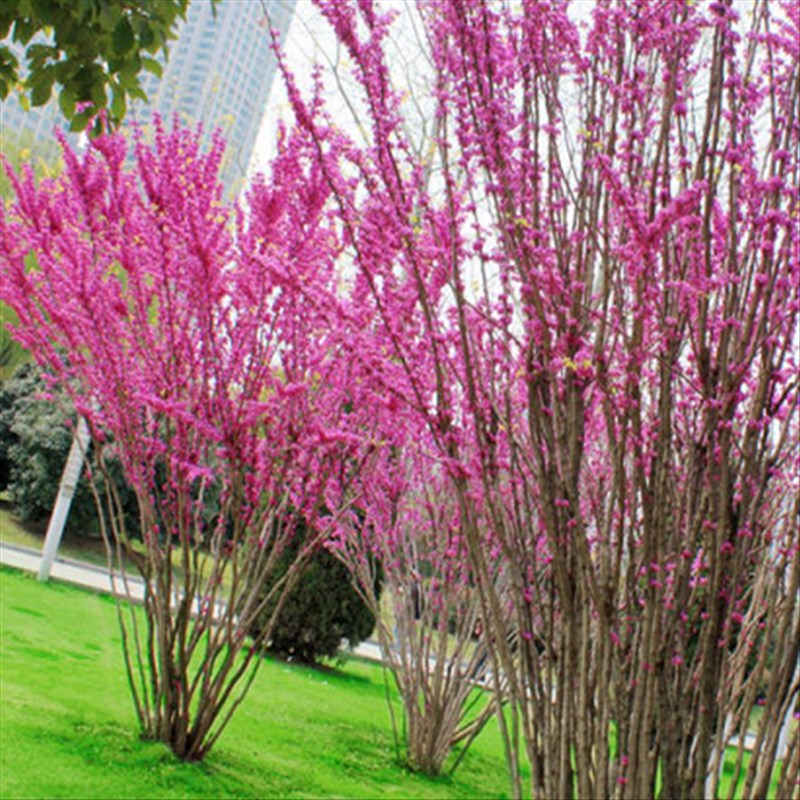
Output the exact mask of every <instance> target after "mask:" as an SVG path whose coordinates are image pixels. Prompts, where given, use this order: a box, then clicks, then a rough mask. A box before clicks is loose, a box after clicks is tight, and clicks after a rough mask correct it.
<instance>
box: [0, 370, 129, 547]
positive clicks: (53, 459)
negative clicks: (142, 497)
mask: <svg viewBox="0 0 800 800" xmlns="http://www.w3.org/2000/svg"><path fill="white" fill-rule="evenodd" d="M47 391H48V387H47V385H46V384H45V382H44V380H43V378H42V375H41V371H40V369H39V368H38V367H37V366H35V365H34V364H31V363H28V364H23V365H22V366H20V367H19V368H18V369H17V371H16V372H15V373H14V375H13V377H11V378H10V379H9V380H8V381H5V382H4V384H3V386H2V388H0V490H3V489H7V490H8V493H9V495H10V499H11V502H12V505H13V508H14V512H15V514H17V516H19V518H20V519H21V520H22V521H23V522H30V523H40V524H45V523H46V522H47V520H48V519H49V518H50V513H51V511H52V510H53V505H54V503H55V500H56V495H57V494H58V487H59V483H60V481H61V474H62V472H63V470H64V465H65V463H66V461H67V456H68V454H69V449H70V446H71V444H72V431H71V429H70V426H69V425H68V424H67V423H68V421H69V420H68V418H67V416H66V415H65V413H64V411H63V409H62V408H60V407H59V405H58V404H57V403H54V402H53V401H52V400H48V399H46V398H45V397H44V396H43V395H44V393H46V392H47ZM110 471H111V474H112V475H113V474H114V473H117V472H119V470H118V465H114V464H112V465H111V470H110ZM116 482H117V486H118V488H119V490H120V492H121V494H122V496H123V497H124V498H125V500H124V506H125V513H126V515H127V516H129V517H130V518H131V519H132V520H135V519H136V513H137V512H136V505H135V499H134V498H133V496H132V495H131V493H130V492H129V490H127V487H125V485H124V483H123V482H122V480H121V478H120V479H118V480H117V481H116ZM65 530H66V531H67V532H68V533H72V534H86V533H97V532H98V523H97V510H96V506H95V502H94V498H93V496H92V490H91V487H90V485H89V482H88V480H87V478H86V475H85V474H84V475H82V476H81V479H80V481H79V482H78V486H77V488H76V491H75V495H74V497H73V500H72V506H71V507H70V513H69V517H68V518H67V524H66V529H65Z"/></svg>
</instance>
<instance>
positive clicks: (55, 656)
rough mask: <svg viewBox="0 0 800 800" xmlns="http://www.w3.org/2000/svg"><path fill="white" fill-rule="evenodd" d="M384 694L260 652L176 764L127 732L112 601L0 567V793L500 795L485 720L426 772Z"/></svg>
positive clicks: (359, 669)
mask: <svg viewBox="0 0 800 800" xmlns="http://www.w3.org/2000/svg"><path fill="white" fill-rule="evenodd" d="M384 692H385V690H384V684H383V678H382V673H381V670H380V668H379V667H377V666H376V665H374V664H367V663H363V662H360V661H357V660H351V661H349V662H348V663H347V664H346V665H345V667H344V668H343V669H341V670H333V669H331V670H325V671H322V670H313V669H309V668H305V667H298V666H290V665H287V664H283V663H279V662H271V661H266V662H264V664H263V666H262V669H261V671H260V672H259V674H258V677H257V679H256V682H255V684H254V686H253V689H252V691H251V694H250V696H249V697H248V699H247V701H246V703H245V705H244V706H243V707H242V708H241V709H240V710H239V712H238V715H237V716H236V717H234V720H233V722H232V723H231V725H230V727H229V728H228V730H227V731H226V733H225V735H224V736H223V737H222V739H221V740H220V742H219V743H218V745H217V748H216V749H215V750H214V751H213V752H212V753H211V755H210V756H209V757H208V759H207V760H206V762H205V763H203V764H200V765H198V764H184V763H182V762H180V761H178V760H176V759H175V758H174V757H173V756H172V754H171V753H170V752H169V750H168V749H167V748H165V747H163V746H162V745H159V744H155V743H152V742H142V741H140V739H139V738H138V735H137V727H136V720H135V718H134V714H133V709H132V706H131V703H130V700H129V696H128V689H127V685H126V682H125V679H124V675H123V672H122V663H121V651H120V641H119V631H118V628H117V621H116V614H115V607H114V602H113V600H112V599H111V598H109V597H106V596H103V595H98V594H92V593H90V592H86V591H83V590H81V589H77V588H74V587H70V586H67V585H64V584H58V583H53V582H51V583H48V584H41V583H38V582H37V581H36V580H35V579H34V578H33V577H32V576H29V575H24V574H22V573H19V572H17V571H15V570H10V569H8V568H2V567H0V714H1V715H2V716H1V717H0V798H3V800H6V798H23V797H31V798H33V797H36V798H40V797H46V798H55V797H75V798H148V797H153V798H199V797H215V798H217V797H219V798H221V797H281V798H289V797H348V798H349V797H353V798H356V797H365V798H373V797H413V798H418V797H419V798H423V797H431V798H450V797H453V798H456V797H481V798H483V797H503V796H507V794H508V787H507V783H506V777H505V765H504V759H503V754H502V749H501V745H500V739H499V736H498V734H497V730H496V726H495V724H494V722H492V723H490V725H488V726H487V728H486V729H485V730H484V732H483V734H482V735H481V737H480V738H479V739H478V741H477V742H476V743H475V745H474V746H473V748H472V749H471V750H470V752H469V753H468V755H467V757H466V759H465V760H464V762H463V764H462V766H461V768H460V769H459V770H458V771H457V772H456V774H455V776H454V777H453V778H442V779H438V780H432V779H429V778H426V777H424V776H422V775H416V774H413V773H411V772H409V771H408V770H406V769H404V768H403V767H401V766H399V765H398V763H397V761H396V758H395V754H394V746H393V742H392V737H391V729H390V722H389V715H388V710H387V707H386V700H385V693H384ZM730 769H731V765H730V764H727V765H726V770H725V774H724V776H723V781H722V787H721V788H722V792H723V794H726V793H727V789H728V785H729V781H730ZM770 796H773V797H774V786H773V790H772V792H771V794H770Z"/></svg>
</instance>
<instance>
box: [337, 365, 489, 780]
mask: <svg viewBox="0 0 800 800" xmlns="http://www.w3.org/2000/svg"><path fill="white" fill-rule="evenodd" d="M371 383H373V382H372V381H370V379H369V376H367V375H363V376H362V377H361V387H362V388H363V387H368V386H370V384H371ZM395 386H396V384H395ZM373 388H374V389H375V391H376V392H377V394H376V397H375V398H374V399H375V400H377V399H378V397H382V398H383V402H382V403H380V405H381V406H382V408H383V409H384V411H385V410H386V408H387V406H388V407H391V405H392V401H391V396H389V397H387V395H386V394H385V392H384V390H382V389H379V388H378V387H376V386H374V384H373ZM387 400H388V402H386V401H387ZM368 407H370V408H373V409H375V411H374V419H376V420H379V421H380V420H381V416H382V415H381V414H380V412H379V411H378V410H377V408H378V403H377V402H372V403H370V404H369V406H368ZM383 416H384V419H383V420H382V422H383V424H380V422H379V425H378V430H379V431H380V433H379V434H378V435H377V437H376V449H377V450H378V453H377V455H376V456H374V457H373V458H372V459H371V460H370V469H369V470H368V471H362V472H361V473H360V474H359V477H358V488H359V497H360V498H361V499H360V508H359V513H357V514H350V515H343V516H342V517H341V519H340V524H339V526H338V529H337V532H336V536H335V537H332V541H331V544H330V546H331V548H332V552H334V553H335V554H336V555H337V556H338V557H339V558H340V559H341V560H342V561H343V562H344V563H345V564H346V565H347V566H348V567H349V569H350V571H351V573H352V576H353V579H354V580H355V582H356V585H357V587H358V590H359V592H360V594H361V595H362V597H363V599H364V601H365V602H366V604H367V605H368V607H369V608H370V609H371V610H372V612H373V614H374V616H375V617H376V620H377V623H378V624H377V628H376V634H375V635H376V638H377V639H378V642H379V643H380V646H381V654H382V657H383V663H384V667H385V668H386V669H388V670H389V671H390V672H391V674H392V677H393V678H394V682H395V684H396V687H397V691H398V694H399V696H400V699H401V714H402V716H401V719H400V720H399V722H398V720H396V719H395V715H394V707H393V703H392V702H391V701H390V703H389V710H390V714H391V718H392V723H393V732H394V736H395V743H396V746H397V747H398V750H401V751H402V755H401V758H402V759H403V760H405V762H406V763H407V764H408V765H409V766H410V767H411V768H412V769H414V770H420V771H423V772H426V773H428V774H437V773H439V772H441V771H442V769H443V768H444V766H445V762H446V761H447V759H448V756H449V755H450V754H451V752H452V749H453V747H454V745H456V744H458V745H459V750H460V753H459V758H458V759H457V760H456V761H455V762H454V763H453V764H452V767H451V769H452V770H454V769H455V768H456V767H457V766H458V764H459V763H460V762H461V759H462V758H463V757H464V755H465V754H466V752H467V750H468V749H469V746H470V745H471V744H472V742H473V741H474V740H475V738H476V737H477V736H478V734H479V733H480V732H481V730H482V729H483V727H484V725H485V724H486V722H487V721H488V720H489V719H491V717H492V715H493V713H494V709H495V703H502V687H499V694H497V695H495V693H488V694H487V693H485V692H482V691H478V690H476V686H482V685H483V684H485V683H487V682H488V681H487V679H488V674H489V658H488V654H487V648H486V642H485V639H484V638H483V637H482V635H481V628H482V621H481V615H480V601H479V593H478V589H477V586H476V584H475V581H474V579H473V576H472V574H471V572H470V568H469V562H468V559H466V558H465V556H466V552H465V550H466V543H465V541H464V537H463V535H462V534H461V529H460V520H459V512H458V507H457V504H456V503H455V501H454V498H453V495H452V492H451V491H449V486H448V481H447V476H446V474H444V472H443V470H442V469H441V465H440V461H439V458H438V457H437V454H436V451H435V448H432V447H431V446H430V443H429V442H428V441H427V438H428V437H427V432H426V431H425V430H420V429H419V427H416V428H415V426H414V424H413V420H412V419H409V415H408V414H402V413H401V410H400V409H399V408H396V407H395V409H394V412H393V413H392V414H391V415H386V414H384V415H383ZM379 578H380V579H381V580H382V585H383V590H384V591H383V596H382V597H381V596H380V595H379V594H378V592H377V591H376V586H377V585H378V579H379ZM501 579H502V576H499V575H498V576H497V580H501ZM488 688H489V689H491V688H492V687H491V685H490V684H489V685H488Z"/></svg>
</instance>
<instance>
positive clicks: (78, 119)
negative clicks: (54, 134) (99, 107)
mask: <svg viewBox="0 0 800 800" xmlns="http://www.w3.org/2000/svg"><path fill="white" fill-rule="evenodd" d="M92 113H93V112H92V109H87V110H86V111H81V113H80V114H76V115H75V116H74V117H73V118H72V122H71V123H70V126H69V129H70V130H71V131H72V132H73V133H80V132H81V131H84V130H86V126H87V125H88V124H89V119H90V118H91V116H92Z"/></svg>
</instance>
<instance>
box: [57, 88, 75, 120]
mask: <svg viewBox="0 0 800 800" xmlns="http://www.w3.org/2000/svg"><path fill="white" fill-rule="evenodd" d="M58 105H59V107H60V108H61V113H62V114H63V115H64V116H65V117H66V118H67V119H72V115H73V114H74V113H75V92H73V91H72V89H67V88H66V87H65V88H63V89H62V90H61V93H60V94H59V95H58Z"/></svg>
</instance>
